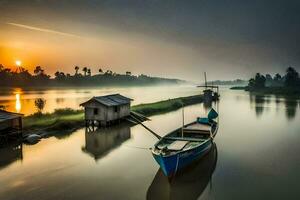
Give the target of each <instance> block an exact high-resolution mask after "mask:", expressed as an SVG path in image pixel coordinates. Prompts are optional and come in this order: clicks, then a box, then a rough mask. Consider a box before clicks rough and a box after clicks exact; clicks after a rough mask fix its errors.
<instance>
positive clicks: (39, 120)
mask: <svg viewBox="0 0 300 200" xmlns="http://www.w3.org/2000/svg"><path fill="white" fill-rule="evenodd" d="M202 102H203V95H193V96H188V97H178V98H174V99H168V100H163V101H158V102H153V103H146V104H139V105H135V106H131V111H134V112H137V113H140V114H142V115H145V116H147V117H150V116H154V115H158V114H164V113H167V112H171V111H175V110H178V109H180V108H181V107H182V105H183V106H184V107H185V106H189V105H194V104H198V103H202ZM23 124H24V126H23V135H24V136H26V135H29V134H38V135H41V136H42V137H50V136H55V137H58V138H61V137H65V136H67V135H69V134H70V133H72V132H73V131H76V130H77V129H79V128H83V127H85V121H84V110H73V109H70V108H66V109H58V110H56V111H54V112H53V113H45V114H39V113H36V114H33V115H30V116H26V117H24V118H23Z"/></svg>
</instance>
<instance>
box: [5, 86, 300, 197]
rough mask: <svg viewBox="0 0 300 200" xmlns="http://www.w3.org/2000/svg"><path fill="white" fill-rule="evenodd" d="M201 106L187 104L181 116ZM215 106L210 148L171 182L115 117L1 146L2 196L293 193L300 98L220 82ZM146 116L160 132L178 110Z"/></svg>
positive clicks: (174, 121) (146, 137)
mask: <svg viewBox="0 0 300 200" xmlns="http://www.w3.org/2000/svg"><path fill="white" fill-rule="evenodd" d="M137 90H139V89H137ZM154 90H156V89H154ZM191 90H192V89H191ZM140 91H142V90H140ZM174 91H175V89H174ZM194 92H195V91H194ZM148 93H149V94H148ZM175 93H177V94H182V93H185V92H183V91H181V89H179V91H176V92H174V93H172V94H171V90H170V96H173V95H175V96H176V94H175ZM191 93H192V92H191ZM143 94H148V95H149V96H150V95H151V98H152V94H153V91H151V90H150V89H149V90H148V91H144V93H143ZM161 95H162V97H161V98H164V97H166V96H167V95H168V94H167V93H166V94H165V93H162V94H161ZM155 96H159V94H155ZM149 99H150V98H149ZM72 101H73V100H72ZM74 101H76V100H74ZM205 112H206V109H205V108H204V106H203V105H202V104H199V105H194V106H190V107H187V108H185V117H186V122H190V121H192V120H193V119H195V117H196V116H199V115H204V114H205ZM219 112H220V119H219V122H220V128H219V132H218V134H217V136H216V139H215V143H216V148H214V149H213V151H212V152H210V154H208V155H207V156H206V157H204V158H203V159H202V160H200V161H199V162H198V163H196V164H195V165H193V166H191V167H190V168H189V169H187V170H186V172H185V173H181V174H179V176H178V178H176V179H175V180H174V181H173V182H172V184H169V182H168V181H167V180H166V178H165V177H164V176H162V174H161V171H160V170H159V168H158V165H157V164H156V163H155V161H154V159H153V158H152V155H151V153H150V150H149V149H148V148H149V147H151V146H152V145H153V144H154V142H156V139H155V137H153V136H152V135H151V134H149V133H148V132H147V131H146V130H145V129H144V128H142V127H141V126H139V125H138V126H134V127H128V126H126V125H120V126H118V127H114V128H111V129H107V130H105V131H100V133H99V132H86V131H85V129H81V130H78V131H76V132H74V133H72V134H71V135H69V136H64V137H60V138H55V137H51V138H48V139H43V140H42V141H41V142H40V143H38V144H36V145H33V146H28V145H23V146H19V147H18V148H16V147H14V148H4V149H1V151H0V177H1V179H0V185H1V187H0V199H5V200H10V199H30V200H35V199H38V200H40V199H49V200H50V199H51V200H52V199H78V200H79V199H183V198H184V199H228V200H232V199H299V198H300V191H299V189H298V188H299V185H300V183H299V179H300V171H299V166H300V156H299V153H300V145H299V141H300V124H299V121H300V111H299V102H297V101H286V100H285V99H280V98H275V97H272V96H268V97H258V96H249V94H248V93H246V92H242V91H230V90H228V89H223V90H222V91H221V101H220V103H219ZM151 119H152V120H151V121H148V122H146V124H147V125H148V126H149V127H151V128H152V129H153V130H155V131H156V132H157V133H159V134H161V135H164V134H166V133H167V132H168V131H171V130H173V129H175V128H177V127H178V126H180V124H181V110H178V111H175V112H171V113H167V114H164V115H158V116H154V117H151Z"/></svg>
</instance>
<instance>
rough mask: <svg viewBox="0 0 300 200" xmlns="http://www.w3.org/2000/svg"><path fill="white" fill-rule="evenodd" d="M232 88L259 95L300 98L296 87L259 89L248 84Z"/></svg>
mask: <svg viewBox="0 0 300 200" xmlns="http://www.w3.org/2000/svg"><path fill="white" fill-rule="evenodd" d="M230 90H243V91H246V92H249V93H252V94H257V95H275V96H282V97H288V98H297V99H299V98H300V90H299V89H296V88H286V87H265V88H258V89H250V88H249V87H248V86H236V87H231V88H230Z"/></svg>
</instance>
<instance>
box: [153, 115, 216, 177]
mask: <svg viewBox="0 0 300 200" xmlns="http://www.w3.org/2000/svg"><path fill="white" fill-rule="evenodd" d="M213 111H214V110H213ZM214 112H215V111H214ZM210 113H211V112H210ZM215 113H216V112H215ZM209 115H210V114H209ZM217 131H218V123H217V122H215V121H214V120H212V119H211V118H198V119H197V120H196V121H194V122H192V123H190V124H187V125H184V126H183V127H182V128H178V129H176V130H175V131H172V132H171V133H169V134H167V135H166V136H164V137H162V138H161V139H160V140H159V141H158V142H157V143H156V144H155V145H154V147H153V148H152V155H153V157H154V159H155V160H156V162H157V163H158V164H159V165H160V168H161V169H162V171H163V173H164V174H165V175H166V176H168V177H171V176H173V175H174V174H176V172H177V171H178V170H180V169H182V168H184V167H186V166H187V165H189V164H191V163H192V162H193V161H195V160H197V159H199V158H201V157H202V156H204V155H205V154H206V153H207V152H209V150H210V149H211V147H212V144H213V139H214V137H215V135H216V134H217Z"/></svg>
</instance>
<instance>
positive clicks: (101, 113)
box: [84, 102, 107, 121]
mask: <svg viewBox="0 0 300 200" xmlns="http://www.w3.org/2000/svg"><path fill="white" fill-rule="evenodd" d="M95 109H98V114H95ZM84 113H85V119H86V120H98V121H106V120H107V107H106V106H104V105H102V104H99V103H97V102H90V103H88V104H87V105H86V106H85V111H84Z"/></svg>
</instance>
